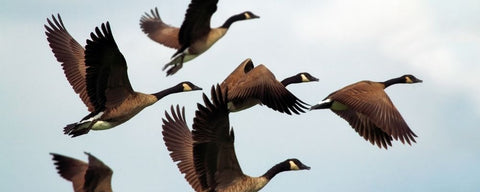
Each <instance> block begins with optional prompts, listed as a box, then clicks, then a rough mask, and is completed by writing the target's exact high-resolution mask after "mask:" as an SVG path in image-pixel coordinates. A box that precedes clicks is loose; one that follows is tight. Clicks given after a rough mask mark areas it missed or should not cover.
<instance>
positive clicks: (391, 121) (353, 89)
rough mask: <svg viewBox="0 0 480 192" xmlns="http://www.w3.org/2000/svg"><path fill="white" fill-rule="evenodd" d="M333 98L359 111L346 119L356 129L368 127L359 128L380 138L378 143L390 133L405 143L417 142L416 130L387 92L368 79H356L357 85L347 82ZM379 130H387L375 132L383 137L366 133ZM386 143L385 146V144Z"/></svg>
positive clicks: (377, 139)
mask: <svg viewBox="0 0 480 192" xmlns="http://www.w3.org/2000/svg"><path fill="white" fill-rule="evenodd" d="M330 98H331V99H332V100H335V101H338V102H340V103H342V104H344V105H346V106H348V108H349V109H351V110H353V111H355V112H356V113H357V114H355V115H352V114H349V115H348V116H349V117H348V118H344V119H345V120H347V121H348V122H349V123H350V125H352V127H353V126H354V125H355V126H356V127H354V129H355V130H357V132H358V131H360V130H365V131H360V132H359V134H360V135H361V136H363V137H367V138H368V140H369V141H371V142H377V145H378V142H379V141H380V142H383V141H387V140H389V138H388V137H387V136H391V137H393V138H394V139H395V140H398V139H399V140H400V141H401V142H402V143H405V142H407V143H408V144H411V141H413V142H415V138H414V137H416V135H415V133H413V131H412V130H411V129H410V128H409V127H408V125H407V123H406V122H405V120H404V119H403V117H402V115H401V114H400V112H398V110H397V108H396V107H395V106H394V105H393V103H392V101H391V100H390V98H389V97H388V95H387V94H386V93H385V91H384V87H381V86H378V85H376V84H373V83H372V82H369V81H362V82H359V83H356V84H355V86H348V87H346V88H345V89H341V90H339V91H337V92H335V93H333V94H332V95H331V96H330ZM334 112H335V113H337V114H339V115H340V116H342V117H346V115H345V114H341V113H342V112H337V111H334ZM379 131H382V132H384V133H385V134H374V135H377V136H380V138H375V137H373V136H368V135H369V134H367V133H370V134H372V133H378V132H379ZM362 132H363V135H362ZM382 140H383V141H382ZM390 140H391V138H390ZM382 145H383V144H382ZM383 146H384V147H385V148H386V145H383Z"/></svg>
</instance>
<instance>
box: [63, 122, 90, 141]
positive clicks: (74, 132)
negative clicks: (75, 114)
mask: <svg viewBox="0 0 480 192" xmlns="http://www.w3.org/2000/svg"><path fill="white" fill-rule="evenodd" d="M86 124H88V125H86ZM91 124H93V123H92V122H84V123H72V124H68V125H67V126H65V128H63V133H64V134H65V135H70V136H72V138H73V137H77V136H80V135H84V134H87V133H88V132H89V131H90V129H91V128H92V126H91Z"/></svg>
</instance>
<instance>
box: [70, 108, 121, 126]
mask: <svg viewBox="0 0 480 192" xmlns="http://www.w3.org/2000/svg"><path fill="white" fill-rule="evenodd" d="M103 114H104V112H103V111H102V112H100V113H98V114H97V115H95V116H93V117H90V118H89V119H85V120H83V121H80V122H78V123H77V124H78V125H80V126H79V127H78V128H77V129H87V128H88V127H89V126H90V124H91V122H93V121H95V120H97V119H99V118H100V117H102V115H103ZM112 127H113V125H112V124H111V123H109V122H107V121H96V122H95V124H94V125H93V126H91V129H92V130H104V129H110V128H112Z"/></svg>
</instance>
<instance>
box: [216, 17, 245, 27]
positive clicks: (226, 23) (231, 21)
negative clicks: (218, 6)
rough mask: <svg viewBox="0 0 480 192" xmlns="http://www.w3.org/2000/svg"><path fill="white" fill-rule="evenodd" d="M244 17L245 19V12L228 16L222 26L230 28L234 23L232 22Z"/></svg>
mask: <svg viewBox="0 0 480 192" xmlns="http://www.w3.org/2000/svg"><path fill="white" fill-rule="evenodd" d="M244 19H245V16H244V15H243V14H239V15H234V16H231V17H230V18H228V19H227V20H226V21H225V23H223V25H222V26H221V28H227V29H228V28H230V25H232V23H234V22H236V21H240V20H244Z"/></svg>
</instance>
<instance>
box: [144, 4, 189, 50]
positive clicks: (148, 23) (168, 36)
mask: <svg viewBox="0 0 480 192" xmlns="http://www.w3.org/2000/svg"><path fill="white" fill-rule="evenodd" d="M140 28H142V31H143V32H144V33H145V34H147V35H148V37H149V38H150V39H152V40H154V41H156V42H158V43H160V44H162V45H165V46H167V47H170V48H174V49H180V47H181V46H180V43H179V42H178V33H179V31H180V28H178V27H172V26H170V25H167V24H165V23H164V22H163V21H162V19H161V18H160V14H158V9H157V8H156V7H155V11H154V10H153V9H152V10H150V14H149V13H145V15H143V16H142V18H141V19H140Z"/></svg>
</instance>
